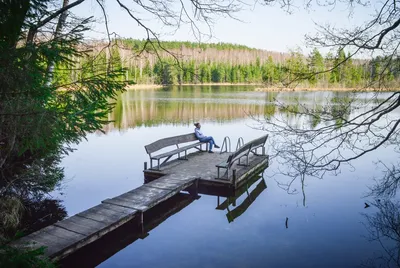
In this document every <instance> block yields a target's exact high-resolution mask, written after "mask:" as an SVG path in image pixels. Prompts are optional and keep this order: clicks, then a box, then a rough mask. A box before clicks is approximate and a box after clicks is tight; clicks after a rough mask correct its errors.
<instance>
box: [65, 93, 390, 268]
mask: <svg viewBox="0 0 400 268" xmlns="http://www.w3.org/2000/svg"><path fill="white" fill-rule="evenodd" d="M370 94H372V93H358V94H356V95H354V94H352V93H350V92H257V91H254V88H253V87H208V86H207V87H200V86H198V87H182V88H179V87H172V88H166V89H161V90H136V91H128V92H125V93H123V94H122V95H121V96H120V97H119V99H118V100H117V101H116V107H115V109H114V111H113V112H112V113H110V116H109V119H110V120H114V121H115V122H114V123H111V124H108V125H107V126H105V127H104V131H105V132H106V134H101V133H97V134H92V135H89V137H88V141H84V142H82V143H81V144H80V145H79V146H78V148H77V151H76V152H74V153H72V154H71V155H70V156H68V157H66V158H65V159H64V160H63V163H62V164H63V166H64V167H65V173H66V178H67V180H66V182H65V184H64V190H63V194H64V195H63V196H61V197H60V198H61V199H63V200H64V205H65V207H66V209H67V211H68V214H69V215H72V214H74V213H77V212H79V211H82V210H84V209H86V208H88V207H89V206H92V205H96V204H98V202H99V201H101V200H103V199H106V198H109V197H113V196H115V195H118V194H121V193H123V192H126V191H127V190H130V189H132V188H135V187H138V186H140V185H141V184H143V173H142V169H143V162H144V161H148V156H147V155H146V153H145V151H144V147H143V146H144V145H145V144H149V143H151V142H153V141H155V140H157V139H160V138H164V137H168V136H173V135H178V134H185V133H189V132H192V131H193V125H192V123H193V122H194V121H201V122H202V123H203V130H204V133H205V134H206V135H213V136H214V137H215V138H216V139H217V140H218V141H222V139H223V137H224V136H227V135H228V136H230V137H231V139H232V141H236V140H237V138H238V137H243V138H244V139H245V140H246V141H248V140H250V139H253V138H256V137H259V136H260V135H261V134H262V133H260V130H255V129H252V128H251V127H249V126H251V125H253V123H254V120H252V119H251V118H249V115H250V114H251V115H254V116H255V117H257V116H260V117H264V116H265V117H270V116H274V115H275V116H276V115H282V114H283V115H285V113H287V111H285V110H282V109H278V107H277V106H276V105H275V104H276V102H277V101H279V102H284V103H286V104H290V105H292V106H290V109H301V107H302V105H308V106H309V107H313V108H315V109H319V107H325V105H326V104H329V105H331V106H332V107H334V106H335V100H337V98H357V101H359V102H368V101H369V96H370ZM385 94H386V93H385ZM339 108H340V107H339ZM349 112H353V111H351V110H350V111H349ZM287 117H288V119H289V120H290V122H292V123H293V124H307V127H313V126H315V125H317V124H319V122H318V121H315V120H312V118H309V119H307V120H305V119H304V118H303V119H301V120H299V118H296V117H290V116H289V113H287ZM338 123H340V122H338ZM271 141H273V139H271ZM378 158H379V159H380V160H382V161H387V162H390V161H392V160H393V159H397V158H398V157H397V154H396V153H395V152H394V150H393V148H380V149H379V150H376V151H375V152H373V153H372V154H368V155H366V156H365V157H363V158H361V159H358V160H357V161H355V162H354V163H353V165H354V169H352V168H347V167H345V168H343V169H342V170H341V173H340V174H339V175H338V176H326V177H325V178H324V179H323V180H318V179H313V178H307V179H306V180H305V183H304V185H302V184H301V182H300V181H295V182H294V188H295V189H297V190H298V191H297V194H288V193H287V192H286V191H285V190H283V189H281V188H280V185H279V184H278V183H284V182H285V181H287V180H288V178H285V177H284V176H282V175H280V174H279V173H275V172H276V171H277V169H278V168H283V167H282V166H279V165H277V164H276V162H273V163H272V164H271V167H269V168H268V169H266V171H265V172H264V179H263V180H258V181H257V183H255V184H253V185H252V186H251V187H250V188H249V189H248V193H247V192H244V193H245V194H242V195H240V196H239V197H238V199H235V200H234V201H233V200H230V201H229V199H228V202H229V204H228V207H227V208H228V209H229V211H227V210H225V211H223V212H222V211H219V210H218V209H217V210H215V208H216V207H220V205H221V204H224V199H221V200H219V201H220V202H218V201H217V200H216V199H217V197H213V196H202V197H201V198H200V199H199V200H196V201H195V202H193V203H191V204H190V205H188V206H187V207H185V208H184V209H182V210H181V211H180V212H179V213H177V214H175V215H173V216H171V217H169V218H168V219H166V220H165V221H164V222H163V223H162V224H160V225H159V226H157V228H155V229H153V230H152V231H151V235H150V236H149V237H147V238H146V239H144V240H138V241H136V242H135V243H132V244H129V245H125V246H124V248H123V249H122V250H120V251H119V252H117V253H115V254H114V255H112V256H110V257H108V259H106V260H104V261H103V262H102V264H101V265H100V267H116V266H117V267H129V266H131V265H132V263H134V264H135V265H137V266H141V267H160V266H162V267H177V266H181V267H188V266H190V267H204V266H207V267H265V266H270V267H314V266H324V267H354V266H358V265H361V264H366V263H367V264H369V263H372V262H371V259H374V260H375V261H376V260H378V262H377V263H378V264H380V263H379V258H380V257H381V256H383V255H385V254H386V252H385V251H384V249H383V248H382V246H381V245H380V244H379V243H377V241H369V239H368V237H370V229H368V228H366V227H365V225H366V224H368V222H370V221H368V220H366V216H365V215H369V216H370V217H374V215H376V213H379V211H381V210H380V208H379V207H375V206H373V205H372V204H373V202H374V199H373V197H365V196H366V193H367V192H368V190H369V188H368V187H370V186H372V185H373V184H374V181H373V178H378V177H379V176H381V173H380V172H379V171H377V170H376V167H375V165H373V162H374V161H376V160H377V159H378ZM264 182H265V185H264V184H263V183H264ZM265 186H267V187H265ZM303 186H304V194H305V196H303V194H302V191H301V190H302V187H303ZM264 188H265V189H264ZM305 197H306V199H305ZM231 201H232V202H231ZM364 203H368V204H371V206H370V207H368V208H364V207H365V205H364ZM223 207H224V208H225V205H223ZM242 208H243V209H242ZM221 212H222V213H221ZM242 212H244V213H243V214H242ZM237 215H240V216H237ZM370 219H371V218H370ZM390 245H392V244H390ZM386 255H387V254H386ZM386 255H385V256H386ZM391 265H392V266H393V264H391Z"/></svg>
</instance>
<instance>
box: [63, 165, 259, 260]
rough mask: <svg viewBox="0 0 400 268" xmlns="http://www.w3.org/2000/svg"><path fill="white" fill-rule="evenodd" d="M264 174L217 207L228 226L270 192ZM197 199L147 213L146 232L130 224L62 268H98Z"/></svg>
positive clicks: (179, 198)
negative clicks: (223, 215)
mask: <svg viewBox="0 0 400 268" xmlns="http://www.w3.org/2000/svg"><path fill="white" fill-rule="evenodd" d="M263 172H264V171H262V173H261V174H260V175H257V176H254V177H252V178H251V179H250V180H249V181H248V182H247V183H246V184H245V185H243V186H242V187H241V188H239V189H237V190H236V191H235V192H234V193H232V194H231V195H230V196H228V197H227V198H226V200H225V201H224V202H223V203H221V204H218V207H217V208H216V209H217V210H225V209H226V210H227V214H226V217H227V219H228V222H229V223H230V222H233V221H234V220H235V219H236V218H238V217H239V216H240V215H242V214H243V213H244V212H245V211H246V210H247V209H248V208H249V207H250V205H251V204H252V203H253V202H254V201H255V199H256V198H257V197H258V196H259V195H260V194H261V193H262V192H263V191H264V190H265V189H266V188H267V185H266V182H265V180H264V178H263V175H262V174H263ZM253 185H256V186H255V187H254V189H252V186H253ZM243 197H245V199H244V201H243V202H241V204H240V205H238V206H236V201H237V200H240V198H243ZM197 199H199V198H198V197H193V196H192V195H190V194H186V193H178V194H177V195H175V196H173V197H172V198H170V199H168V200H167V201H165V202H163V203H161V204H159V205H157V206H156V207H154V208H152V209H150V210H148V211H146V212H145V215H144V219H145V222H144V229H143V232H142V231H141V230H142V229H141V226H139V225H138V222H137V221H131V222H128V223H126V224H124V225H123V226H122V227H120V228H118V229H116V230H115V231H112V232H110V233H108V234H106V235H105V236H103V237H102V238H100V239H99V240H97V241H95V242H93V243H91V244H89V245H88V246H85V247H84V248H81V249H79V250H78V251H76V252H74V254H73V255H71V256H68V257H66V258H65V259H63V260H61V261H60V263H59V265H60V266H61V267H74V266H79V267H94V266H97V265H99V264H100V263H102V262H104V261H105V260H107V259H108V258H110V257H111V256H112V255H114V254H116V253H117V252H119V251H121V250H122V249H124V248H126V247H127V246H129V245H130V244H132V243H134V242H136V241H137V240H140V239H146V237H148V236H149V235H151V234H150V232H151V231H152V230H153V229H155V228H156V227H157V226H159V225H160V224H161V223H163V222H164V221H166V220H167V219H168V218H169V217H171V216H173V215H175V214H177V213H178V212H179V211H181V210H182V209H184V208H185V207H187V206H189V205H190V204H191V203H192V202H193V201H195V200H197ZM219 199H220V197H218V200H219ZM230 205H233V206H234V207H235V208H234V209H230V208H229V206H230Z"/></svg>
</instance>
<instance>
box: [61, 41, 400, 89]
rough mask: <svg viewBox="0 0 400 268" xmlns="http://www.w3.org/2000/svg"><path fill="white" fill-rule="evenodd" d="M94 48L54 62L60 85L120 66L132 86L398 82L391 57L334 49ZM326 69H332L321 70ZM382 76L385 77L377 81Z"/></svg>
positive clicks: (133, 44)
mask: <svg viewBox="0 0 400 268" xmlns="http://www.w3.org/2000/svg"><path fill="white" fill-rule="evenodd" d="M93 47H94V48H95V49H94V51H93V52H92V53H89V54H88V55H87V56H86V57H84V58H79V59H75V62H77V63H76V64H77V65H78V67H76V66H75V67H74V68H65V66H64V67H61V66H58V67H59V68H58V69H57V70H58V71H57V73H56V78H57V79H58V81H59V82H60V83H61V84H63V83H64V84H68V81H71V80H73V79H74V78H76V76H77V75H85V73H86V75H87V74H90V75H92V74H93V73H101V72H106V71H107V68H124V70H125V72H124V75H123V76H121V77H120V79H121V80H126V81H128V82H129V83H132V84H163V85H172V84H201V83H260V84H261V83H263V84H267V85H274V84H276V83H279V82H281V81H286V82H291V81H293V80H295V81H296V82H297V81H298V82H299V83H300V84H302V85H306V86H315V87H356V86H363V85H367V84H369V83H370V82H373V81H375V80H377V79H378V78H379V80H380V81H376V82H379V83H382V82H386V83H389V84H390V85H391V86H393V85H397V82H398V79H399V68H398V67H399V65H400V63H399V61H397V60H396V61H393V60H392V62H391V63H390V64H388V59H383V58H379V57H378V58H375V59H373V60H369V61H367V60H364V61H361V60H355V61H353V60H351V59H350V60H346V61H345V59H346V54H345V52H344V51H343V50H339V51H337V53H336V55H333V54H328V55H327V56H326V57H323V56H322V55H321V53H320V52H319V51H318V50H317V49H314V50H313V51H312V53H311V54H310V55H308V56H307V57H306V56H304V55H302V54H301V53H298V52H292V53H278V52H270V51H265V50H258V49H253V48H249V47H246V46H242V45H236V44H226V43H216V44H215V43H214V44H203V43H201V44H199V43H191V42H176V41H170V42H164V41H163V42H156V41H153V42H146V41H142V40H133V39H123V40H116V41H114V43H113V44H112V45H111V46H110V47H109V48H107V49H104V43H102V44H100V43H99V44H95V45H94V46H93ZM100 48H102V49H101V50H100ZM347 56H348V55H347ZM342 62H344V63H342ZM393 62H396V63H397V64H394V63H393ZM336 66H338V67H337V68H334V67H336ZM329 69H332V71H326V70H329ZM381 73H384V74H385V75H384V76H382V75H380V74H381ZM382 77H384V80H385V81H381V80H382ZM299 78H300V79H299Z"/></svg>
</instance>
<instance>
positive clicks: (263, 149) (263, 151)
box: [262, 147, 265, 155]
mask: <svg viewBox="0 0 400 268" xmlns="http://www.w3.org/2000/svg"><path fill="white" fill-rule="evenodd" d="M262 155H265V147H262Z"/></svg>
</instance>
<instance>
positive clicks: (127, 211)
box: [101, 204, 138, 215]
mask: <svg viewBox="0 0 400 268" xmlns="http://www.w3.org/2000/svg"><path fill="white" fill-rule="evenodd" d="M101 207H103V208H105V209H108V210H113V211H116V212H120V213H124V214H132V215H133V214H135V213H137V212H138V210H136V209H133V208H124V207H120V206H115V205H111V204H101Z"/></svg>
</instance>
